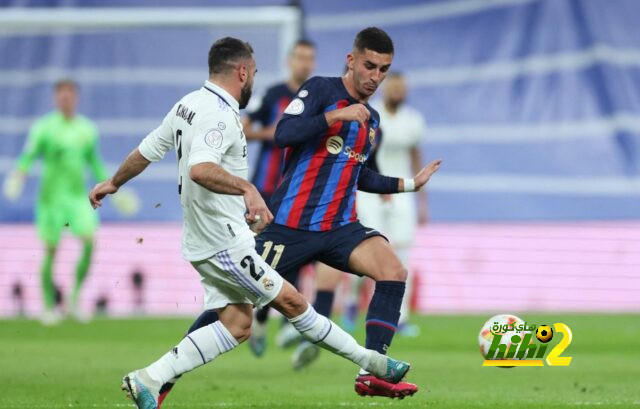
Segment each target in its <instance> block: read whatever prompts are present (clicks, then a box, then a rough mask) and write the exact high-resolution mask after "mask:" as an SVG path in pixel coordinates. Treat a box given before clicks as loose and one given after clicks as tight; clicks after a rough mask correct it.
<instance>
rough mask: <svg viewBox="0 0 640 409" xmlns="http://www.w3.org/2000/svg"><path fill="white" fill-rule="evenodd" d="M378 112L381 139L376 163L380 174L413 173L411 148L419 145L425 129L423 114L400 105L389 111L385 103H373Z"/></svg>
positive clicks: (398, 174)
mask: <svg viewBox="0 0 640 409" xmlns="http://www.w3.org/2000/svg"><path fill="white" fill-rule="evenodd" d="M374 108H376V110H377V111H378V112H379V113H380V130H381V131H382V143H381V144H380V146H378V147H377V153H376V155H377V161H376V163H377V165H378V168H379V170H380V173H381V174H383V175H392V176H397V177H402V178H410V177H413V176H414V175H413V171H412V169H411V148H412V147H414V146H418V145H419V144H420V142H421V141H422V140H423V138H424V135H425V133H426V124H425V121H424V118H423V117H422V115H421V114H420V112H418V111H417V110H416V109H413V108H411V107H409V106H406V105H401V106H400V107H399V108H398V110H397V111H396V112H395V113H394V114H391V113H389V111H388V110H387V109H386V108H385V107H384V105H381V106H377V107H374Z"/></svg>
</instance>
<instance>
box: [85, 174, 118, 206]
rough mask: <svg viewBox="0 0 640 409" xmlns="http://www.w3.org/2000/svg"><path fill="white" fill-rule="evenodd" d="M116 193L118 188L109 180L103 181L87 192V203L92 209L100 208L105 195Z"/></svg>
mask: <svg viewBox="0 0 640 409" xmlns="http://www.w3.org/2000/svg"><path fill="white" fill-rule="evenodd" d="M117 191H118V187H117V186H116V185H114V184H113V182H111V179H108V180H105V181H104V182H102V183H98V184H97V185H95V186H94V187H93V189H91V192H89V202H91V206H92V207H93V208H94V209H97V208H98V207H100V206H102V199H104V198H105V196H106V195H111V194H114V193H116V192H117Z"/></svg>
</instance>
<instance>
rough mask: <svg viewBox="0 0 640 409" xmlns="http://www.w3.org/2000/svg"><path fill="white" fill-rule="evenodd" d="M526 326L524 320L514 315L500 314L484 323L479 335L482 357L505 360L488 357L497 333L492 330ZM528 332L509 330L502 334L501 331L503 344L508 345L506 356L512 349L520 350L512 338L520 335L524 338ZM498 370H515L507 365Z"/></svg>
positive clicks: (500, 357)
mask: <svg viewBox="0 0 640 409" xmlns="http://www.w3.org/2000/svg"><path fill="white" fill-rule="evenodd" d="M524 325H525V322H524V320H523V319H522V318H520V317H517V316H515V315H512V314H500V315H495V316H493V317H491V318H489V319H488V320H487V321H486V322H485V323H484V325H483V326H482V328H481V329H480V333H479V334H478V345H479V347H480V353H481V354H482V356H483V357H484V358H485V359H490V360H493V359H505V358H503V357H502V356H499V357H487V353H488V352H489V349H490V348H491V343H492V342H493V338H494V332H496V331H495V330H494V331H493V332H492V328H493V329H495V328H496V327H497V328H501V329H505V328H507V327H511V328H516V327H518V328H520V327H521V326H524ZM527 332H528V331H517V330H507V331H504V332H502V330H500V335H499V336H501V337H502V338H501V339H502V343H504V344H507V348H506V350H505V352H504V354H505V355H506V354H507V352H509V350H510V349H511V348H518V345H517V344H515V345H514V344H512V343H511V342H510V340H511V337H512V336H514V335H518V336H520V337H524V335H525V334H526V333H527ZM506 359H518V358H506ZM498 368H513V367H512V366H507V365H505V366H498Z"/></svg>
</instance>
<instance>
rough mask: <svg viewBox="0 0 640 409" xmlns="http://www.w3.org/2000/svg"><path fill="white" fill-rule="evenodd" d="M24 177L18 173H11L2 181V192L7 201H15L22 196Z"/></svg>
mask: <svg viewBox="0 0 640 409" xmlns="http://www.w3.org/2000/svg"><path fill="white" fill-rule="evenodd" d="M25 178H26V176H25V174H24V173H22V172H20V171H15V172H11V173H10V174H9V176H7V178H6V179H5V180H4V184H3V186H2V192H3V193H4V196H5V197H6V198H7V199H8V200H9V201H12V202H14V201H16V200H17V199H18V197H20V195H21V194H22V189H23V188H24V180H25Z"/></svg>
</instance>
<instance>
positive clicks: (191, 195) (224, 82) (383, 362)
mask: <svg viewBox="0 0 640 409" xmlns="http://www.w3.org/2000/svg"><path fill="white" fill-rule="evenodd" d="M256 71H257V70H256V63H255V60H254V58H253V49H252V48H251V46H250V45H249V44H248V43H246V42H243V41H241V40H238V39H235V38H230V37H226V38H223V39H220V40H218V41H216V42H215V43H214V44H213V46H212V47H211V49H210V51H209V81H206V82H205V84H204V86H203V87H202V88H200V89H199V90H197V91H194V92H191V93H190V94H187V95H186V96H184V97H183V98H182V99H181V100H180V101H178V103H176V104H175V105H174V107H173V108H172V109H171V110H170V111H169V113H168V114H167V115H166V117H165V118H164V120H163V121H162V124H161V125H160V126H159V127H158V128H157V129H155V130H154V131H152V132H151V133H150V134H149V135H148V136H147V137H146V138H144V140H143V141H142V143H141V144H140V145H139V146H138V148H136V149H134V150H133V152H131V154H129V156H128V157H127V158H126V160H125V161H124V162H123V163H122V164H121V165H120V167H119V169H118V171H117V172H116V173H115V175H114V176H113V177H112V178H111V179H109V180H107V181H105V182H102V183H100V184H98V185H96V186H95V187H94V188H93V190H92V191H91V193H90V194H89V199H90V201H91V204H92V206H93V207H94V208H97V207H99V206H100V205H101V201H102V199H103V198H104V197H105V196H106V195H108V194H112V193H115V192H117V190H118V189H119V188H120V187H121V186H122V185H123V184H124V183H126V182H127V181H128V180H130V179H131V178H133V177H135V176H136V175H138V174H140V173H141V172H142V171H143V170H144V169H145V168H146V167H147V166H148V165H149V164H150V163H151V162H154V161H157V160H160V159H162V158H163V157H164V155H165V154H166V153H167V152H168V151H169V150H171V149H175V150H176V156H177V160H178V192H179V193H180V201H181V205H182V211H183V215H184V225H183V236H182V253H183V256H184V258H185V259H187V260H188V261H190V262H191V264H192V265H193V267H194V268H195V269H196V270H197V271H198V273H200V276H201V281H202V285H203V287H204V289H205V308H206V309H216V310H217V312H218V315H219V320H218V321H216V322H214V323H213V324H210V325H207V326H205V327H202V328H200V329H198V330H196V331H194V332H191V333H190V334H188V335H187V336H186V337H185V338H183V339H182V341H180V342H179V343H178V345H177V346H175V347H174V348H172V349H171V350H170V351H169V352H167V353H166V354H165V355H163V356H162V357H161V358H160V359H158V360H157V361H155V362H153V363H151V364H150V365H148V366H147V367H145V368H143V369H139V370H136V371H133V372H130V373H129V374H128V375H126V376H125V377H124V378H123V384H122V389H123V390H125V391H126V392H127V395H128V396H129V397H130V398H131V399H132V400H133V401H134V403H135V404H136V405H137V407H138V408H140V409H157V408H159V406H160V405H161V404H162V400H163V399H164V396H161V394H160V388H161V386H162V385H163V384H165V383H167V382H169V381H171V380H172V379H175V378H176V377H179V376H180V375H182V374H184V373H186V372H189V371H191V370H193V369H195V368H197V367H199V366H201V365H204V364H206V363H208V362H210V361H211V360H213V359H215V358H216V357H217V356H219V355H221V354H223V353H225V352H227V351H230V350H231V349H233V348H235V347H236V346H237V345H238V344H239V343H241V342H243V341H244V340H246V339H247V338H248V337H249V335H250V328H251V320H252V308H253V306H256V307H262V306H264V305H266V304H270V305H271V306H273V307H274V308H275V309H276V310H278V311H279V312H281V313H282V314H283V315H284V316H285V317H287V318H288V319H289V321H290V322H291V323H292V324H293V326H294V327H295V328H296V329H297V330H298V331H300V333H301V334H302V335H303V336H305V338H307V339H309V340H310V341H311V342H314V343H316V344H317V345H319V346H322V347H324V348H326V349H329V350H331V351H333V352H335V353H337V354H338V355H341V356H343V357H345V358H347V359H349V360H351V361H352V362H354V363H356V364H358V365H360V366H361V367H362V368H364V369H365V370H367V371H370V372H371V373H373V374H374V375H375V376H377V377H379V378H380V379H384V380H386V381H388V382H392V383H398V382H399V381H400V380H401V379H402V378H403V377H404V375H405V374H406V372H407V371H408V370H409V367H410V366H409V364H407V363H405V362H401V361H396V360H394V359H392V358H388V357H387V356H385V355H382V354H380V353H378V352H376V351H373V350H368V349H365V348H364V347H362V346H360V345H358V344H357V342H356V341H355V339H353V337H351V336H350V335H349V334H347V333H346V332H344V331H343V330H342V329H341V328H339V327H338V326H337V325H335V324H334V323H333V322H331V321H330V320H329V319H327V318H325V317H323V316H322V315H320V314H317V313H316V312H315V310H314V309H313V307H311V306H310V305H309V304H308V303H307V301H306V300H305V299H304V298H303V297H302V295H301V294H300V293H298V292H297V291H296V289H295V288H294V287H293V286H292V285H291V284H289V283H288V282H286V281H285V280H283V279H282V277H280V275H279V274H278V273H277V272H276V271H275V270H273V269H272V268H271V267H270V266H269V265H268V264H267V263H265V262H264V261H263V260H262V258H261V257H260V256H259V255H258V254H257V253H256V251H255V248H254V247H255V241H254V238H253V234H252V232H251V230H250V228H249V225H248V224H247V223H252V224H253V226H254V227H256V230H258V229H259V228H260V227H262V228H263V227H264V226H265V225H266V224H268V223H270V222H271V221H272V219H273V215H272V214H271V213H270V212H269V210H268V208H267V206H266V204H265V203H264V201H263V199H262V198H261V196H260V194H259V193H258V191H257V189H256V188H255V186H254V185H252V184H251V183H249V182H248V181H247V176H248V175H247V173H248V162H247V142H246V138H245V136H244V133H243V132H242V125H241V122H240V109H242V108H244V107H246V105H247V102H248V101H249V98H250V96H251V90H252V86H253V79H254V75H255V73H256Z"/></svg>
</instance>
